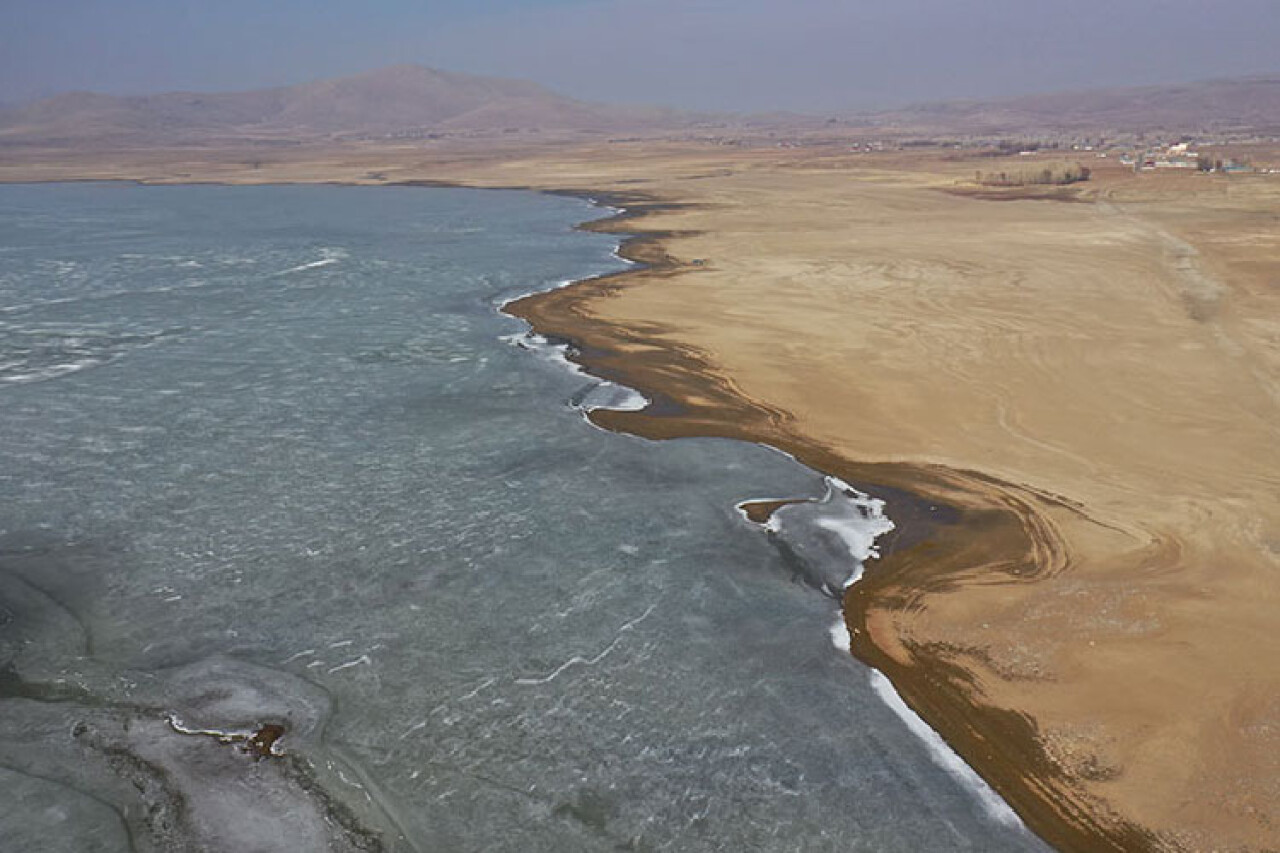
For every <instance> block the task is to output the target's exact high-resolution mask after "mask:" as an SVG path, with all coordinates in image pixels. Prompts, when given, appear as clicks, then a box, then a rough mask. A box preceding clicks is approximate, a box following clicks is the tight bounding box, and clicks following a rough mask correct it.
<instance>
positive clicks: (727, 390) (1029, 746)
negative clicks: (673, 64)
mask: <svg viewBox="0 0 1280 853" xmlns="http://www.w3.org/2000/svg"><path fill="white" fill-rule="evenodd" d="M86 180H91V181H97V180H101V179H94V178H89V179H86ZM119 180H122V181H126V182H133V183H139V184H154V183H214V184H218V183H226V184H229V185H234V184H237V183H241V182H232V181H217V180H209V181H192V180H190V179H189V178H188V179H180V180H177V181H166V180H155V179H137V178H120V179H119ZM252 183H271V182H270V181H261V180H257V181H252ZM278 183H283V184H295V183H314V181H305V180H304V181H298V180H282V181H278ZM325 183H333V184H349V185H360V184H361V182H360V181H351V180H346V181H344V180H329V181H325ZM366 185H368V184H366ZM373 185H376V186H384V187H385V186H421V187H443V188H465V189H502V190H529V191H536V192H542V193H545V194H548V195H560V196H568V197H574V198H580V199H585V200H588V201H592V202H596V203H598V204H601V205H602V206H606V207H615V208H618V209H620V210H621V212H620V213H618V214H615V215H613V216H606V217H603V218H600V219H593V220H590V221H587V222H585V223H583V224H581V225H579V226H578V227H580V228H582V229H584V230H590V231H595V232H601V233H609V234H616V235H619V236H620V237H622V238H623V239H622V241H621V244H620V246H619V249H618V254H619V256H620V257H622V258H623V259H625V260H629V261H632V262H634V263H636V264H637V266H635V267H633V268H630V269H626V270H623V271H619V272H617V273H612V274H606V275H603V276H598V277H594V278H588V279H584V280H581V281H578V282H574V283H572V284H569V285H567V286H564V287H559V288H555V289H553V290H550V291H544V292H541V293H536V294H530V295H528V296H525V297H519V298H517V299H515V300H513V301H512V302H510V303H508V304H507V305H506V306H504V309H503V310H505V311H507V313H510V314H512V315H513V316H517V317H520V318H521V319H524V320H525V321H526V322H528V323H529V324H530V326H531V328H532V330H533V331H534V332H536V333H538V334H541V335H543V336H544V337H548V338H551V339H554V340H557V341H563V342H567V343H570V344H571V345H572V347H573V353H572V355H571V357H572V359H573V360H574V361H575V362H577V363H578V364H579V365H581V366H582V367H583V368H584V369H586V370H588V371H590V373H591V374H592V375H594V376H597V377H599V378H602V379H605V380H607V381H611V382H615V383H617V384H620V385H625V386H627V387H630V388H633V389H635V390H637V391H639V392H640V393H642V394H644V395H645V396H646V397H648V398H649V399H650V400H651V404H650V406H648V407H647V408H646V409H644V410H643V411H638V412H619V411H614V410H603V409H601V410H596V411H594V412H592V413H590V414H589V415H588V418H589V420H590V421H591V422H592V423H593V424H595V425H597V426H600V427H601V428H605V429H609V430H613V431H617V432H624V433H630V434H634V435H638V436H641V437H645V438H649V439H654V440H656V439H665V438H680V437H717V438H730V439H736V440H741V441H748V442H752V443H760V444H767V445H769V446H772V447H775V448H777V449H779V450H782V451H784V452H786V453H788V454H790V455H791V456H793V457H794V458H796V459H797V460H798V461H800V462H801V463H802V464H804V465H806V466H808V467H810V468H813V469H814V470H816V471H821V472H824V473H827V474H831V475H834V476H837V477H839V478H840V479H842V480H845V481H847V482H849V483H851V484H853V485H854V486H855V487H857V488H859V489H860V490H863V491H867V492H869V493H872V494H874V495H875V496H876V497H878V498H881V499H883V500H885V501H886V503H887V504H888V506H889V515H890V516H891V517H892V518H893V519H894V520H895V522H896V523H897V527H896V528H895V530H894V531H892V532H890V533H888V534H886V535H885V536H883V537H881V538H880V540H879V545H880V550H881V554H882V556H881V558H880V559H879V560H878V561H877V562H876V563H875V564H873V565H872V566H869V567H868V571H867V573H866V574H865V576H864V577H863V579H862V581H861V582H860V583H859V584H857V585H856V586H854V587H853V588H852V589H851V590H850V591H849V592H848V593H847V594H846V597H845V601H844V614H845V620H846V625H847V627H848V628H849V632H850V635H851V637H852V653H853V654H854V656H855V657H857V658H858V659H859V660H861V661H863V662H864V663H866V664H868V665H869V666H871V667H872V668H874V669H876V670H879V671H881V672H882V673H884V674H885V675H886V677H888V678H889V679H890V681H891V683H892V684H893V686H894V687H895V688H896V689H897V691H898V693H899V695H900V696H901V697H902V699H903V700H904V701H905V702H906V704H907V705H908V707H909V708H911V710H913V711H914V712H915V713H916V714H918V715H919V716H920V717H921V718H923V719H924V720H925V722H926V723H927V724H928V725H929V726H930V727H931V728H932V729H933V730H934V731H936V732H938V733H939V735H940V736H942V738H943V739H944V740H945V741H946V742H947V744H948V745H950V746H951V748H952V749H954V750H955V751H956V752H957V753H958V754H959V755H960V756H961V757H962V758H963V759H964V760H965V761H966V762H967V763H968V764H969V765H970V766H971V767H973V768H974V770H975V771H977V772H978V774H979V775H980V776H982V778H983V779H984V780H985V781H987V783H988V784H990V785H991V787H992V788H993V789H995V790H996V791H997V793H999V794H1000V796H1001V797H1003V798H1004V800H1005V801H1006V802H1008V803H1009V804H1010V806H1012V807H1013V808H1014V810H1015V811H1016V812H1017V813H1018V815H1019V816H1020V817H1021V818H1022V819H1023V821H1024V822H1025V823H1026V824H1027V826H1028V827H1029V828H1030V829H1031V830H1032V831H1034V832H1035V833H1036V834H1037V835H1039V836H1040V837H1041V838H1043V839H1045V840H1046V841H1047V842H1049V843H1050V844H1052V845H1053V846H1055V847H1058V848H1059V849H1064V850H1077V849H1079V850H1084V849H1087V850H1116V851H1121V850H1123V851H1129V850H1145V849H1157V848H1160V847H1161V846H1162V845H1161V843H1160V839H1159V838H1157V837H1156V836H1155V835H1153V834H1152V833H1150V832H1148V831H1146V830H1145V829H1143V828H1142V827H1140V826H1138V825H1135V824H1133V823H1129V822H1126V821H1124V820H1123V819H1121V818H1119V817H1116V816H1114V815H1112V814H1110V813H1108V812H1107V810H1106V807H1105V805H1104V804H1103V803H1102V802H1101V801H1099V800H1097V799H1094V798H1090V797H1089V796H1088V795H1087V794H1085V793H1084V792H1082V791H1081V790H1080V788H1079V787H1077V786H1073V785H1072V780H1071V779H1070V778H1068V777H1067V776H1066V774H1064V773H1063V772H1062V770H1061V769H1059V768H1058V767H1057V766H1056V765H1055V763H1054V762H1053V760H1052V759H1051V758H1050V756H1049V755H1048V754H1047V752H1046V751H1045V749H1044V748H1043V746H1042V745H1041V743H1040V741H1039V739H1038V732H1037V728H1036V723H1035V721H1034V720H1033V719H1031V718H1030V717H1027V716H1025V715H1022V714H1018V713H1016V712H1013V711H1009V710H1005V709H1001V708H995V707H992V706H990V705H987V704H985V703H984V702H983V701H982V698H983V697H982V692H981V689H980V685H979V683H978V681H977V679H976V677H975V674H974V673H973V672H972V671H970V670H967V669H965V668H964V666H963V665H962V664H960V663H957V662H956V657H957V656H956V655H955V654H954V652H955V651H957V650H956V649H949V648H945V647H941V646H938V645H929V644H922V643H918V642H914V641H913V640H912V639H911V638H910V637H903V636H900V635H899V634H898V632H897V631H896V630H895V628H896V627H897V626H896V625H895V623H894V621H893V620H894V616H895V614H902V613H910V612H912V611H913V610H914V609H916V608H918V607H920V606H921V603H922V601H923V599H924V598H925V597H926V596H928V595H929V593H931V592H934V591H940V590H945V589H947V588H949V587H951V586H954V585H956V584H957V583H958V582H960V581H962V580H971V579H973V578H975V577H978V576H984V578H989V577H997V578H1001V579H1002V580H1003V582H1007V583H1024V582H1027V581H1030V580H1034V579H1036V578H1037V577H1043V576H1048V575H1052V574H1055V573H1056V572H1057V571H1060V570H1061V569H1062V568H1063V567H1064V566H1065V565H1066V562H1067V561H1068V560H1069V556H1068V555H1067V554H1066V553H1065V550H1064V547H1063V544H1062V542H1061V540H1060V538H1059V537H1058V536H1057V534H1056V530H1055V528H1054V526H1053V524H1052V522H1051V520H1050V519H1049V518H1048V517H1047V515H1046V514H1045V513H1044V510H1047V509H1049V508H1054V509H1066V510H1067V511H1069V512H1073V513H1079V508H1078V507H1075V506H1073V505H1071V504H1068V503H1067V502H1066V501H1064V500H1062V499H1060V498H1057V497H1056V496H1053V495H1047V494H1043V493H1041V492H1038V491H1036V490H1034V489H1032V488H1030V487H1027V486H1025V485H1018V484H1014V483H1005V482H1002V481H1000V480H997V479H996V478H993V477H990V476H988V475H985V474H982V473H980V472H978V471H973V470H959V469H952V468H947V467H945V466H942V465H933V464H911V463H902V462H865V461H857V460H853V459H849V458H847V457H845V456H842V455H841V454H839V453H837V452H836V451H834V450H833V449H832V448H830V447H828V446H824V445H823V444H821V443H820V442H817V441H814V440H812V439H809V438H807V437H806V436H804V435H802V434H801V433H799V432H798V430H796V429H795V427H794V426H793V425H792V422H791V418H790V416H789V415H788V414H787V413H786V412H784V411H782V410H780V409H777V408H773V407H770V406H767V405H765V404H763V403H761V402H758V401H754V400H751V399H750V398H748V397H747V396H746V395H745V394H743V393H741V392H740V391H739V390H738V389H737V388H736V387H735V386H734V383H733V381H732V379H731V378H730V377H728V376H726V375H724V374H723V373H721V372H719V371H718V370H717V369H716V368H715V366H714V365H713V364H712V363H711V362H710V361H709V360H708V359H707V357H706V356H705V355H704V354H703V353H701V352H699V351H698V350H696V349H694V348H691V347H688V346H684V345H679V344H676V343H673V342H671V341H670V340H664V339H663V330H662V329H661V328H659V327H657V326H644V327H641V326H639V325H638V324H634V323H633V324H630V326H629V327H624V326H622V325H618V324H613V323H610V322H607V321H604V320H602V319H600V318H598V317H595V316H592V315H591V313H590V312H589V311H588V310H586V306H587V305H588V303H590V302H592V301H594V300H597V299H601V298H608V297H609V296H610V294H612V293H615V292H617V291H618V290H620V289H621V288H624V287H627V286H629V285H630V284H633V283H635V282H637V281H641V280H645V279H653V278H663V279H674V278H676V277H677V276H679V275H684V274H694V273H696V272H697V271H698V269H699V266H698V265H696V264H686V263H681V262H680V261H678V260H677V259H675V258H674V257H672V256H671V255H670V254H669V253H668V252H667V251H666V249H665V242H666V240H668V239H670V238H673V237H677V236H688V235H690V234H691V233H693V232H689V231H682V232H664V231H644V230H632V229H630V228H628V227H627V226H628V225H629V224H632V223H636V222H638V221H640V220H642V219H643V218H644V217H646V216H648V215H651V214H654V213H660V212H663V211H670V210H678V209H687V208H689V207H691V205H688V204H681V203H679V202H676V201H670V200H666V199H661V198H658V197H654V196H650V195H645V194H641V193H633V192H627V193H616V192H610V191H599V192H596V191H591V190H585V189H583V190H579V189H571V190H558V189H552V188H550V187H549V186H546V185H541V184H537V185H529V184H507V183H501V184H498V183H495V184H483V185H476V184H471V183H467V182H466V181H464V180H458V181H447V180H408V181H400V182H396V183H392V184H387V183H382V184H373ZM552 186H553V185H552ZM986 582H990V581H989V580H988V581H986Z"/></svg>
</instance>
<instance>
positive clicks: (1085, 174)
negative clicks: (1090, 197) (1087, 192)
mask: <svg viewBox="0 0 1280 853" xmlns="http://www.w3.org/2000/svg"><path fill="white" fill-rule="evenodd" d="M1089 174H1090V172H1089V168H1088V167H1087V166H1083V165H1081V164H1080V163H1050V164H1046V165H1044V166H1038V165H1037V166H1029V167H1028V168H1025V169H1006V170H1003V171H999V172H977V173H976V174H975V180H976V181H977V182H978V183H980V184H982V185H983V186H984V187H1026V186H1037V185H1046V186H1066V185H1067V184H1075V183H1079V182H1080V181H1087V180H1089Z"/></svg>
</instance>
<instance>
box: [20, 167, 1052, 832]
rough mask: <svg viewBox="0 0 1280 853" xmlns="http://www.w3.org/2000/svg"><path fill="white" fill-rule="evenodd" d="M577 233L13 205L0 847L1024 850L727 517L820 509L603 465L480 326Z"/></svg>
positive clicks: (684, 471) (350, 201)
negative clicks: (263, 740) (269, 728)
mask: <svg viewBox="0 0 1280 853" xmlns="http://www.w3.org/2000/svg"><path fill="white" fill-rule="evenodd" d="M597 215H599V211H598V210H595V209H593V208H592V207H590V206H589V205H588V204H587V203H586V202H582V201H577V200H572V199H563V198H553V197H546V196H539V195H534V194H530V193H519V192H482V191H470V190H448V189H410V188H352V187H254V188H247V187H243V188H231V187H213V186H208V187H138V186H131V185H107V184H82V185H46V186H3V187H0V498H2V501H0V667H2V669H0V849H4V850H24V851H27V850H50V851H63V850H65V851H88V850H102V851H116V850H139V851H142V850H185V849H213V850H236V851H241V850H290V851H297V850H379V849H385V850H422V851H427V850H485V851H489V850H511V851H536V850H546V851H571V850H604V849H633V850H660V849H668V850H732V851H740V850H805V851H817V850H840V851H849V850H903V851H922V850H947V851H952V850H982V851H994V850H1040V849H1044V848H1043V845H1042V844H1041V843H1040V842H1039V841H1038V840H1036V839H1035V838H1034V837H1032V836H1031V835H1030V834H1028V833H1027V831H1026V830H1025V829H1023V828H1021V827H1020V826H1019V825H1016V824H1011V823H1010V822H1009V821H1007V820H1004V821H1002V820H1001V819H999V814H998V811H999V810H998V809H995V808H993V807H992V804H991V803H990V802H989V801H986V800H984V799H983V797H982V796H980V795H979V794H978V793H976V792H975V790H974V787H973V786H972V785H971V784H968V783H966V782H964V781H963V780H962V779H960V778H959V777H958V775H957V774H956V772H955V768H948V767H947V766H946V762H945V761H942V760H940V758H939V755H938V754H937V753H936V751H931V749H930V747H929V746H928V745H927V744H926V743H925V742H924V741H923V740H922V739H921V738H920V737H918V736H917V735H916V734H913V733H912V732H911V730H910V729H909V728H908V727H907V726H906V725H904V723H903V721H902V720H901V719H900V717H899V716H897V715H895V712H894V711H893V710H892V709H891V708H890V707H889V705H887V704H886V702H885V701H884V700H883V699H882V698H881V696H880V695H879V694H878V693H877V687H876V685H874V684H873V683H872V681H871V679H870V678H869V674H868V671H867V670H866V669H865V668H864V667H863V666H862V665H860V664H859V663H857V662H856V661H854V660H853V659H851V658H850V657H849V656H848V655H847V653H843V652H841V651H839V650H838V649H837V648H836V646H835V645H834V644H833V643H832V636H831V633H830V627H831V624H832V622H833V620H834V619H835V616H836V605H835V602H834V600H833V599H832V598H831V597H830V596H828V595H824V594H822V592H821V591H820V590H818V589H815V588H814V585H813V584H810V583H805V582H804V580H803V578H802V577H798V575H797V572H796V570H795V566H794V565H793V564H794V554H795V553H798V552H803V551H804V548H803V547H799V546H797V547H796V548H794V549H791V552H790V553H791V560H790V561H788V560H784V559H783V555H782V554H780V552H779V550H778V548H777V547H776V544H775V541H774V540H773V539H771V538H770V537H769V536H768V535H767V534H765V533H764V532H763V531H761V530H759V529H757V528H754V527H753V526H751V525H750V524H748V523H747V522H746V521H745V520H744V519H743V518H742V517H741V515H740V514H739V513H738V512H737V511H736V510H735V504H737V503H738V502H739V501H742V500H745V499H750V498H756V497H762V496H766V497H767V496H781V495H812V496H814V497H818V496H821V495H823V494H824V491H825V489H826V485H825V484H824V481H823V479H822V477H821V476H819V475H818V474H817V473H815V472H812V471H808V470H806V469H804V468H802V467H801V466H799V465H797V464H795V463H793V462H792V461H790V460H789V459H787V458H785V457H783V456H782V455H780V454H778V453H775V452H772V451H770V450H768V449H767V448H762V447H755V446H747V445H742V444H735V443H730V442H724V441H715V440H681V441H674V442H664V443H653V442H648V441H644V440H641V439H636V438H633V437H627V436H619V435H614V434H610V433H605V432H602V431H600V430H597V429H595V428H594V427H592V426H591V425H590V424H588V423H587V422H586V421H585V419H584V418H583V417H582V413H581V411H580V409H581V406H582V401H583V400H587V401H588V402H589V401H591V400H593V399H595V400H599V399H603V398H604V397H608V396H614V397H618V396H622V395H620V394H617V393H614V394H612V395H611V394H610V393H609V392H608V389H603V390H602V389H593V385H594V383H593V382H592V380H590V379H589V377H585V376H582V375H574V374H573V373H572V372H571V371H569V370H566V369H564V367H563V366H562V365H558V364H556V363H555V361H554V359H550V358H544V357H541V356H540V355H539V348H537V347H536V346H533V342H532V341H528V340H525V339H523V338H522V333H523V331H524V327H523V325H522V324H521V323H519V322H518V321H515V320H513V319H511V318H508V317H505V316H503V315H501V314H500V312H499V311H498V306H500V304H501V303H502V302H503V301H504V300H505V299H507V298H510V297H512V296H514V295H517V294H520V293H524V292H528V291H531V290H537V289H543V288H547V287H551V286H554V285H556V284H557V283H559V282H562V281H564V280H566V279H571V278H579V277H583V276H587V275H592V274H600V273H604V272H608V271H611V270H615V269H618V268H620V267H621V266H622V262H621V261H619V260H618V259H617V258H616V257H615V256H614V255H613V249H614V242H613V240H612V239H611V238H608V237H605V236H602V235H593V234H586V233H582V232H578V231H575V230H573V227H572V226H573V225H574V224H575V223H577V222H580V221H582V220H584V219H588V218H592V217H594V216H597ZM614 390H615V391H616V390H617V389H614ZM813 506H818V505H816V504H815V505H813ZM853 568H854V566H853V565H850V567H849V569H850V571H851V570H852V569H853ZM267 724H271V725H279V726H281V727H283V729H284V732H285V733H284V736H283V738H281V739H280V740H279V741H278V743H276V744H275V745H274V747H273V748H274V749H276V750H277V751H279V752H282V753H283V755H281V756H279V757H268V758H265V759H262V760H255V759H254V757H253V756H252V755H251V754H249V753H247V752H246V751H245V750H244V748H243V746H244V744H243V743H235V742H228V743H224V742H223V741H224V740H230V741H233V740H234V739H235V738H236V737H241V738H243V737H245V736H247V735H249V734H252V733H254V732H259V731H265V730H264V729H263V728H262V727H263V726H264V725H267Z"/></svg>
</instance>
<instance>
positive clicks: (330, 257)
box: [276, 248, 347, 275]
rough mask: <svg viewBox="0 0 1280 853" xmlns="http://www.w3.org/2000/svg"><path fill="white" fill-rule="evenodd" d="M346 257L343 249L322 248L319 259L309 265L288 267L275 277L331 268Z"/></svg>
mask: <svg viewBox="0 0 1280 853" xmlns="http://www.w3.org/2000/svg"><path fill="white" fill-rule="evenodd" d="M346 257H347V252H346V250H345V249H334V248H324V249H321V250H320V259H319V260H316V261H311V262H310V263H305V264H298V266H296V267H290V268H289V269H287V270H281V271H280V272H278V273H276V275H290V274H292V273H298V272H306V271H307V270H314V269H319V268H320V267H327V266H332V265H333V264H336V263H338V262H339V261H342V260H344V259H345V258H346Z"/></svg>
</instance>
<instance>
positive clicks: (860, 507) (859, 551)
mask: <svg viewBox="0 0 1280 853" xmlns="http://www.w3.org/2000/svg"><path fill="white" fill-rule="evenodd" d="M826 482H827V494H826V496H825V497H823V499H822V501H821V503H824V504H829V505H830V507H831V510H832V511H831V513H830V514H826V515H823V516H822V517H820V518H818V519H816V520H815V521H814V523H815V524H816V525H817V526H818V527H821V528H822V529H823V530H830V531H831V532H832V533H834V534H835V535H836V536H837V537H839V539H840V541H841V542H843V543H844V546H845V547H846V548H847V549H848V550H849V556H850V557H852V558H853V564H854V567H853V570H852V571H851V572H850V573H849V577H848V578H846V579H845V582H844V588H845V589H848V588H849V587H851V586H853V585H854V584H855V583H857V582H858V581H860V580H862V573H863V571H864V570H865V568H866V566H865V564H866V561H867V560H870V559H874V558H876V557H879V556H880V552H879V551H877V550H876V539H878V538H879V537H880V536H882V535H883V534H885V533H888V532H889V531H890V530H892V529H893V522H892V521H891V520H890V519H889V517H888V516H887V515H885V514H884V501H882V500H879V499H878V498H873V497H871V496H870V495H867V494H864V493H863V492H860V491H858V490H857V489H855V488H853V487H852V486H850V485H849V484H848V483H846V482H845V481H843V480H841V479H839V478H838V477H827V478H826Z"/></svg>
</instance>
